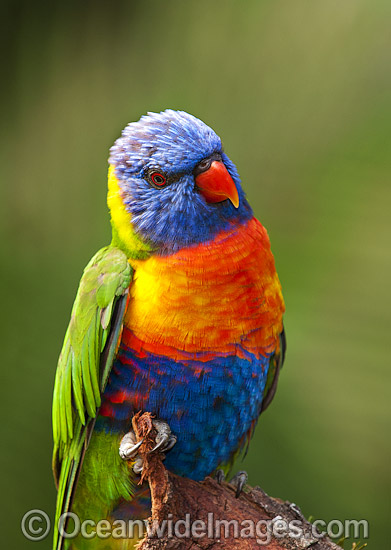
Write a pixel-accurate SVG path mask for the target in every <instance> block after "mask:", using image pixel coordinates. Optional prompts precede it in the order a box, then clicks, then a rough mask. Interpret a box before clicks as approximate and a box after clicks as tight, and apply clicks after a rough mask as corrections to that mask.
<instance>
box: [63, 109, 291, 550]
mask: <svg viewBox="0 0 391 550" xmlns="http://www.w3.org/2000/svg"><path fill="white" fill-rule="evenodd" d="M109 164H110V168H109V178H108V206H109V208H110V213H111V225H112V234H113V237H112V242H111V244H110V245H109V246H107V247H105V248H102V249H101V250H100V251H99V252H98V253H97V254H96V255H95V256H94V257H93V258H92V260H91V261H90V263H89V264H88V265H87V267H86V268H85V270H84V274H83V276H82V279H81V282H80V286H79V290H78V293H77V296H76V300H75V303H74V306H73V309H72V315H71V320H70V323H69V327H68V330H67V332H66V335H65V341H64V345H63V349H62V352H61V355H60V359H59V363H58V367H57V374H56V381H55V389H54V398H53V428H54V454H53V468H54V475H55V479H56V483H57V487H58V498H57V512H56V521H58V518H59V517H60V516H61V514H63V513H64V512H67V511H72V512H74V513H76V514H77V515H78V516H79V518H80V521H83V520H84V519H89V520H92V521H96V522H97V521H99V520H101V519H103V518H108V519H109V520H110V521H114V520H115V519H119V518H122V519H123V518H125V519H130V518H146V517H148V516H149V515H150V503H149V501H148V488H147V487H145V486H141V487H140V486H138V485H137V482H138V479H139V477H138V473H139V472H140V471H141V469H142V464H141V463H140V459H139V458H138V457H137V444H136V440H135V437H134V434H133V432H132V430H131V419H132V417H133V415H134V414H135V413H136V412H138V411H149V412H150V413H152V414H153V415H154V417H155V418H156V421H155V427H156V428H157V430H158V435H157V438H156V441H157V445H158V446H159V448H160V449H161V450H164V451H165V452H166V453H167V454H166V459H165V465H166V467H167V468H168V469H170V470H172V471H173V472H175V473H177V474H179V475H182V476H187V477H190V478H192V479H195V480H201V479H203V478H204V477H205V476H206V475H208V474H211V473H212V472H214V471H216V469H217V468H218V467H221V466H223V467H224V465H229V464H231V463H232V460H233V458H234V457H235V456H237V454H238V453H239V452H240V451H241V450H243V449H244V448H245V446H246V445H247V443H248V441H249V438H250V437H251V435H252V432H253V430H254V426H255V424H256V422H257V419H258V416H259V414H260V413H261V412H262V411H263V410H264V409H265V408H266V407H267V406H268V404H269V403H270V401H271V400H272V398H273V395H274V393H275V390H276V385H277V379H278V374H279V369H280V367H281V365H282V361H283V357H284V351H285V338H284V331H283V324H282V314H283V312H284V302H283V298H282V295H281V287H280V282H279V280H278V276H277V273H276V270H275V265H274V259H273V255H272V253H271V251H270V243H269V238H268V235H267V232H266V230H265V229H264V228H263V226H262V225H261V224H260V222H259V221H257V220H256V219H255V218H254V217H253V212H252V210H251V207H250V206H249V204H248V202H247V200H246V198H245V195H244V193H243V191H242V188H241V185H240V179H239V176H238V173H237V170H236V168H235V166H234V164H233V163H232V161H231V160H230V159H229V158H228V156H227V155H226V154H225V153H224V151H223V148H222V144H221V140H220V138H219V137H218V136H217V135H216V134H215V132H214V131H213V130H212V129H211V128H209V127H208V126H207V125H206V124H204V123H203V122H201V121H200V120H198V119H197V118H195V117H193V116H191V115H189V114H187V113H185V112H182V111H172V110H167V111H164V112H162V113H158V114H156V113H149V114H148V115H146V116H143V117H142V118H141V119H140V120H139V121H138V122H134V123H131V124H129V125H128V126H127V127H126V128H125V130H124V131H123V133H122V136H121V137H120V138H119V139H118V140H117V141H116V142H115V144H114V146H113V147H112V149H111V154H110V159H109ZM54 537H55V541H54V546H55V548H61V547H62V546H63V544H64V539H63V538H62V536H59V534H58V532H57V529H55V535H54ZM133 544H134V540H127V541H124V540H123V539H120V540H118V539H114V538H109V539H104V540H102V539H99V538H95V539H87V540H85V539H83V537H81V536H79V537H78V538H76V539H74V540H71V541H69V540H67V541H66V546H67V547H71V548H74V549H82V548H85V547H86V548H94V549H98V548H133Z"/></svg>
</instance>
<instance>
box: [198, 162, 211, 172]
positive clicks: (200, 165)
mask: <svg viewBox="0 0 391 550" xmlns="http://www.w3.org/2000/svg"><path fill="white" fill-rule="evenodd" d="M210 164H211V159H204V160H202V161H201V162H199V163H198V166H197V168H198V170H199V171H200V172H203V171H204V170H207V169H208V168H209V166H210Z"/></svg>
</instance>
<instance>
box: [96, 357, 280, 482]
mask: <svg viewBox="0 0 391 550" xmlns="http://www.w3.org/2000/svg"><path fill="white" fill-rule="evenodd" d="M245 356H246V357H247V358H246V359H243V358H240V357H238V356H236V355H231V356H216V357H215V358H214V359H213V360H211V361H206V362H203V361H199V360H195V359H189V360H186V361H174V360H173V359H170V358H167V357H163V356H158V355H152V354H147V355H146V356H145V357H143V358H140V357H138V356H137V355H136V354H135V353H134V352H133V350H131V349H129V348H126V347H124V346H121V349H120V351H119V354H118V356H117V359H116V360H115V362H114V365H113V369H112V371H111V374H110V378H109V381H108V385H107V388H106V390H105V393H104V396H103V410H104V411H106V412H105V414H107V411H109V416H99V418H98V420H97V423H96V427H95V429H96V430H97V431H100V430H105V431H106V432H111V433H126V432H127V431H129V429H130V427H131V419H132V416H133V415H134V414H135V413H136V412H138V411H139V410H143V411H148V412H151V413H152V414H154V415H156V417H157V418H160V419H162V420H165V421H166V422H168V424H169V425H170V427H171V430H172V432H173V433H174V434H175V435H176V436H177V438H178V441H177V443H176V445H175V446H174V447H173V448H172V449H171V450H170V451H169V452H168V453H167V456H166V460H165V465H166V467H167V468H168V469H169V470H171V471H172V472H174V473H176V474H179V475H182V476H186V477H190V478H192V479H195V480H201V479H203V478H204V477H205V476H206V475H208V474H210V473H211V472H212V471H213V470H215V469H216V468H217V467H218V466H219V464H221V463H226V462H228V461H229V460H230V458H231V457H232V455H233V453H234V452H235V451H236V450H237V448H238V446H240V445H243V444H244V443H245V437H246V435H247V434H248V432H249V431H250V430H251V427H252V426H253V425H254V423H255V422H256V420H257V418H258V415H259V413H260V407H261V403H262V397H263V392H264V389H265V383H266V378H267V372H268V367H269V360H270V356H264V357H261V358H260V359H256V358H255V357H254V356H252V355H251V354H249V353H248V352H247V353H246V355H245ZM122 392H125V393H126V397H125V400H123V402H115V401H118V398H117V396H118V395H120V394H121V393H122ZM140 396H141V401H140Z"/></svg>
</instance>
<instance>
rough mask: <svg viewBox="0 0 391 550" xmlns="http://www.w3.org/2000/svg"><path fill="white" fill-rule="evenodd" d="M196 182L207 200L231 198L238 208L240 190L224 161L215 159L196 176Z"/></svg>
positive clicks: (215, 200)
mask: <svg viewBox="0 0 391 550" xmlns="http://www.w3.org/2000/svg"><path fill="white" fill-rule="evenodd" d="M195 182H196V185H197V187H198V189H199V190H200V193H201V195H203V196H204V197H205V199H206V202H212V203H213V202H222V201H225V200H226V199H229V200H230V201H231V202H232V204H233V205H234V207H235V208H238V206H239V195H238V190H237V189H236V185H235V183H234V181H233V179H232V178H231V176H230V175H229V173H228V170H227V169H226V167H225V166H224V164H223V163H222V162H220V161H218V160H214V161H213V162H212V164H211V165H210V167H209V168H208V169H207V170H205V171H204V172H201V174H198V176H196V178H195Z"/></svg>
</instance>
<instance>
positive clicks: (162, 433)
mask: <svg viewBox="0 0 391 550" xmlns="http://www.w3.org/2000/svg"><path fill="white" fill-rule="evenodd" d="M152 423H153V425H154V427H155V429H156V431H157V435H156V445H155V447H154V448H153V449H151V450H150V451H149V452H150V453H153V452H154V451H157V450H158V449H160V451H161V452H163V453H165V452H167V451H169V450H170V449H172V448H173V446H174V445H175V443H176V442H177V438H176V437H175V435H173V434H172V433H171V429H170V426H169V425H168V424H167V422H164V421H163V420H153V422H152Z"/></svg>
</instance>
